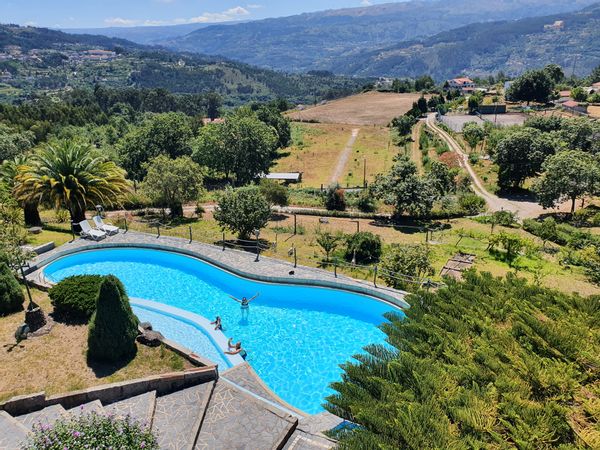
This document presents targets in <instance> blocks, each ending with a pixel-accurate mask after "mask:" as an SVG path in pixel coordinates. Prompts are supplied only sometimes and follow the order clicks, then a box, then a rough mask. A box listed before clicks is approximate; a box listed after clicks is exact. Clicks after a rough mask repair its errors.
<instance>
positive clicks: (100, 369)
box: [87, 345, 137, 378]
mask: <svg viewBox="0 0 600 450" xmlns="http://www.w3.org/2000/svg"><path fill="white" fill-rule="evenodd" d="M136 355H137V345H136V347H135V352H134V353H133V354H132V355H130V356H128V357H127V358H123V359H122V360H120V361H111V362H107V361H94V360H92V359H90V357H89V356H87V365H88V367H89V368H90V369H92V372H94V375H96V377H97V378H106V377H109V376H111V375H113V374H114V373H115V372H117V371H119V370H121V369H122V368H124V367H126V366H127V365H128V364H129V363H130V362H131V361H133V360H134V359H135V357H136Z"/></svg>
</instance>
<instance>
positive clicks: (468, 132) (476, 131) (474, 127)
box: [462, 122, 485, 150]
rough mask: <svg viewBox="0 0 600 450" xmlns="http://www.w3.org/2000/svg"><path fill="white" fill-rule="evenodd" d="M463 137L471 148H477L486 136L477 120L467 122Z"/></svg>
mask: <svg viewBox="0 0 600 450" xmlns="http://www.w3.org/2000/svg"><path fill="white" fill-rule="evenodd" d="M462 134H463V137H464V138H465V141H467V143H468V144H469V146H470V147H471V149H473V150H475V148H477V145H478V144H479V143H480V142H481V141H483V139H484V138H485V132H484V131H483V128H482V127H480V126H479V125H478V124H477V123H476V122H467V123H465V125H464V126H463V129H462Z"/></svg>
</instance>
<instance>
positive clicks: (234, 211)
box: [213, 186, 271, 239]
mask: <svg viewBox="0 0 600 450" xmlns="http://www.w3.org/2000/svg"><path fill="white" fill-rule="evenodd" d="M213 216H214V218H215V220H216V221H217V222H218V223H219V225H220V226H221V227H222V228H229V229H230V230H231V231H233V232H234V233H237V234H238V236H239V237H240V239H248V238H249V237H250V234H251V233H252V231H253V230H255V229H260V228H264V227H265V226H266V225H267V223H268V222H269V218H270V217H271V206H270V205H269V202H268V201H267V199H265V197H264V195H263V194H262V193H261V192H260V189H259V188H257V187H256V186H246V187H242V188H239V189H236V190H233V189H227V190H226V191H225V192H224V193H223V194H222V195H221V196H220V198H219V206H218V207H217V209H216V210H215V212H214V215H213Z"/></svg>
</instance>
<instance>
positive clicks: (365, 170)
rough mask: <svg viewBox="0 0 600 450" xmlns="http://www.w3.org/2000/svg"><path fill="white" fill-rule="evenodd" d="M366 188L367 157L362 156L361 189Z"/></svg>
mask: <svg viewBox="0 0 600 450" xmlns="http://www.w3.org/2000/svg"><path fill="white" fill-rule="evenodd" d="M366 188H367V158H363V189H366Z"/></svg>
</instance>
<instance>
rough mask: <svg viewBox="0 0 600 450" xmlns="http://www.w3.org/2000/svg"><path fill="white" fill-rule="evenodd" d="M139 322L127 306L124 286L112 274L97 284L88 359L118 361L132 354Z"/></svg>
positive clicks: (134, 348) (127, 301) (127, 299)
mask: <svg viewBox="0 0 600 450" xmlns="http://www.w3.org/2000/svg"><path fill="white" fill-rule="evenodd" d="M137 327H138V319H137V317H136V316H135V315H134V314H133V311H132V310H131V306H130V305H129V298H128V297H127V294H126V292H125V287H124V286H123V284H122V283H121V281H119V279H118V278H116V277H115V276H113V275H108V276H107V277H105V278H104V280H103V281H102V284H101V285H100V291H99V293H98V300H97V301H96V311H95V312H94V314H93V315H92V318H91V320H90V326H89V330H88V351H87V355H88V358H89V359H91V360H93V361H105V362H120V361H123V360H125V359H127V358H130V357H132V356H133V355H135V353H136V351H137V346H136V344H135V338H136V337H137V334H138V329H137Z"/></svg>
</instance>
